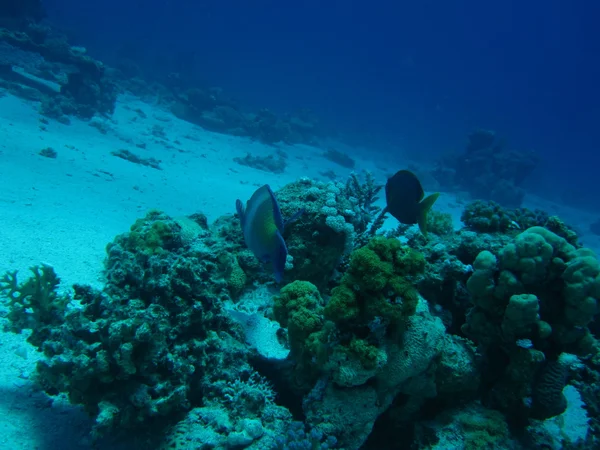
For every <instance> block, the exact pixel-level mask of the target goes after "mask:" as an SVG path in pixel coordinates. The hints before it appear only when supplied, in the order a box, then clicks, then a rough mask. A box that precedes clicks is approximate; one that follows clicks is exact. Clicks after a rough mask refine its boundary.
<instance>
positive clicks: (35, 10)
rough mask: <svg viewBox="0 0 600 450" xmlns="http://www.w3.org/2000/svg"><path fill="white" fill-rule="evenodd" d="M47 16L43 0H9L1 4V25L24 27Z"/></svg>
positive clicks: (15, 27)
mask: <svg viewBox="0 0 600 450" xmlns="http://www.w3.org/2000/svg"><path fill="white" fill-rule="evenodd" d="M45 16H46V11H45V10H44V7H43V5H42V1H41V0H7V1H4V2H2V3H1V4H0V27H6V28H13V29H23V28H26V27H27V26H29V25H31V24H32V23H37V22H39V21H40V20H42V19H43V18H44V17H45Z"/></svg>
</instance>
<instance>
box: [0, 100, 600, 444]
mask: <svg viewBox="0 0 600 450" xmlns="http://www.w3.org/2000/svg"><path fill="white" fill-rule="evenodd" d="M136 109H140V110H143V111H144V113H145V114H146V116H147V118H142V117H141V116H140V115H139V114H138V113H137V112H136V111H135V110H136ZM39 120H40V115H39V114H38V112H37V104H35V103H31V102H25V101H23V100H20V99H18V98H15V97H12V96H10V95H6V96H4V97H0V135H1V136H2V139H1V141H0V180H1V190H0V273H3V272H4V271H5V270H9V269H10V270H14V269H19V270H20V272H21V274H22V276H23V277H24V276H27V268H28V267H30V266H32V265H34V264H38V263H40V262H45V263H47V264H50V265H52V266H54V268H55V269H56V271H57V273H58V274H59V276H60V277H61V278H62V280H63V286H66V287H68V286H70V285H71V284H72V283H74V282H78V283H90V284H94V285H97V286H98V285H100V283H101V271H102V263H103V258H104V248H105V246H106V244H107V243H108V242H110V241H111V240H112V239H113V238H114V236H115V235H117V234H119V233H122V232H125V231H127V230H128V228H129V226H130V225H131V224H132V223H133V222H134V221H135V219H136V218H138V217H141V216H143V215H144V214H145V212H146V211H147V210H148V209H151V208H157V209H161V210H163V211H165V212H166V213H168V214H170V215H175V216H176V215H183V214H191V213H195V212H203V213H204V214H206V215H207V216H208V218H209V220H210V221H212V220H214V219H216V218H217V217H219V216H220V215H223V214H230V213H232V212H233V210H234V204H235V199H236V198H241V199H243V200H245V199H247V198H248V197H249V196H250V195H251V194H252V192H253V191H254V190H255V189H256V187H257V186H260V185H262V184H264V183H269V184H270V185H271V186H272V187H273V188H274V189H275V190H276V189H278V188H280V187H282V186H283V185H285V184H286V183H288V182H291V181H294V180H295V179H297V178H298V177H301V176H308V177H312V178H321V179H323V177H320V176H319V172H321V171H326V170H329V169H330V170H333V171H334V172H335V173H337V174H338V176H340V177H341V179H345V177H346V176H347V175H348V173H349V170H347V169H342V168H341V167H339V166H337V165H335V164H333V163H331V162H329V161H327V160H326V159H324V158H322V157H321V156H320V153H321V150H320V149H317V148H313V147H308V146H301V145H298V146H293V147H286V146H280V147H279V148H281V149H282V150H284V151H285V152H286V153H288V155H289V158H288V167H287V169H286V171H285V173H284V174H281V175H275V174H272V173H267V172H263V171H259V170H255V169H252V168H249V167H244V166H240V165H238V164H236V163H235V162H233V161H232V158H233V157H235V156H239V157H243V156H244V155H245V154H246V153H247V152H250V153H252V154H254V155H268V154H272V153H274V152H275V150H276V148H275V147H270V146H265V145H262V144H260V143H256V142H252V141H250V140H249V139H246V138H238V137H232V136H225V135H219V134H215V133H210V132H206V131H204V130H202V129H200V128H198V127H195V126H193V125H191V124H189V123H186V122H183V121H180V120H178V119H176V118H174V117H173V116H172V115H171V114H170V113H169V112H166V111H162V110H160V109H158V108H156V107H153V106H151V105H147V104H144V103H142V102H140V101H139V100H137V99H136V98H133V97H129V96H123V97H121V98H120V99H119V103H118V106H117V110H116V112H115V114H114V116H113V118H112V119H110V120H106V119H103V120H100V121H95V122H100V123H102V124H103V125H104V126H106V127H107V128H108V131H107V133H106V134H103V133H101V132H100V131H99V130H98V129H97V128H95V127H92V126H90V124H89V123H86V122H82V121H78V120H75V119H74V120H73V121H72V124H71V125H63V124H60V123H58V122H55V121H50V123H49V124H47V125H44V124H42V123H40V121H39ZM41 126H44V127H46V130H42V129H41ZM154 126H161V127H164V131H165V134H166V139H165V140H161V139H159V138H157V137H155V136H154V135H153V134H152V128H153V127H154ZM190 137H192V139H190ZM136 144H145V145H146V148H145V149H142V148H138V147H136ZM171 146H172V147H173V148H169V147H171ZM46 147H52V148H53V149H54V150H56V151H57V152H58V157H57V158H56V159H49V158H46V157H43V156H40V155H39V151H40V150H41V149H43V148H46ZM119 149H127V150H130V151H131V152H133V153H135V154H137V155H139V156H142V157H144V158H149V157H153V158H156V159H159V160H161V161H162V163H161V166H162V169H163V170H156V169H153V168H149V167H143V166H140V165H136V164H133V163H131V162H129V161H125V160H122V159H120V158H117V157H115V156H113V155H111V151H116V150H119ZM356 159H357V161H358V164H357V167H359V168H361V169H367V170H370V171H372V172H373V173H374V174H375V176H376V177H377V179H378V180H379V181H381V182H383V181H384V180H385V176H386V173H385V172H384V170H383V169H382V167H383V168H387V169H388V170H387V172H388V173H389V172H393V170H394V169H393V168H392V167H390V166H394V165H395V164H396V163H393V162H391V161H384V160H379V161H365V160H361V158H360V157H357V158H356ZM527 206H530V207H541V208H543V209H546V210H548V211H549V212H551V213H556V214H559V215H560V216H561V217H563V218H564V219H565V220H566V221H567V222H569V223H572V224H578V225H581V231H585V230H587V228H588V225H589V223H590V222H591V221H593V220H594V219H595V217H594V216H593V215H592V214H586V213H582V212H580V211H577V210H572V209H566V208H562V209H561V208H559V207H558V206H557V205H551V204H549V203H548V202H542V201H541V200H539V199H537V200H536V199H528V205H527ZM437 208H438V209H442V210H446V211H448V212H451V213H452V214H453V216H454V217H455V218H456V221H457V225H458V218H459V217H460V213H461V208H462V205H461V204H460V203H459V202H457V201H456V199H455V198H454V197H453V196H450V195H444V196H442V197H441V198H440V200H439V201H438V203H437ZM392 225H393V224H392ZM584 239H585V241H586V244H587V245H589V246H592V247H594V248H600V239H599V238H598V237H590V236H587V235H586V236H585V237H584ZM35 359H36V355H35V352H34V351H33V350H32V348H31V347H29V346H28V344H26V343H25V342H24V336H17V335H13V334H10V333H3V332H2V333H0V361H1V363H2V364H0V448H7V449H8V448H10V449H15V450H18V449H36V448H40V449H54V448H60V449H80V448H89V446H88V444H86V443H85V439H84V441H82V438H84V436H85V435H86V433H87V430H88V425H87V424H88V422H87V420H86V419H85V416H84V415H83V414H81V413H79V412H78V410H77V409H76V408H72V407H68V406H66V405H63V406H57V405H55V406H53V407H50V406H49V403H48V402H47V400H45V397H44V396H43V395H42V394H35V393H33V391H32V389H31V383H30V382H29V381H28V378H29V373H31V372H32V371H33V370H34V363H35ZM111 448H116V447H113V446H111Z"/></svg>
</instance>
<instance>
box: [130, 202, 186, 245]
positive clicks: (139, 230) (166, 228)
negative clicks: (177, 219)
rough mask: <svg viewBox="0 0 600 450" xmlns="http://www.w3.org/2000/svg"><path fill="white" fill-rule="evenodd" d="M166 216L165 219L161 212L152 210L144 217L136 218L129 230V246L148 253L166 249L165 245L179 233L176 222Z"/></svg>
mask: <svg viewBox="0 0 600 450" xmlns="http://www.w3.org/2000/svg"><path fill="white" fill-rule="evenodd" d="M164 217H165V219H164V220H163V216H162V214H161V213H160V212H158V211H151V212H149V213H148V214H147V215H146V217H144V218H143V219H138V220H136V221H135V223H134V224H133V225H132V226H131V229H130V232H129V237H128V246H129V248H130V249H132V250H136V251H141V252H143V253H147V254H155V253H161V252H162V251H164V247H165V246H166V245H167V244H169V243H170V242H172V241H173V240H174V239H175V236H176V235H177V230H175V229H174V222H173V223H170V222H169V221H168V220H167V218H166V216H164Z"/></svg>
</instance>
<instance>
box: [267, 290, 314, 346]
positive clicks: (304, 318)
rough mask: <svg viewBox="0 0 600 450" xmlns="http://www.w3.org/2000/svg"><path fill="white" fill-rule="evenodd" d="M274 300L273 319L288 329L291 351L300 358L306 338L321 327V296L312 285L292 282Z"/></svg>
mask: <svg viewBox="0 0 600 450" xmlns="http://www.w3.org/2000/svg"><path fill="white" fill-rule="evenodd" d="M274 300H275V302H274V305H273V314H274V315H275V319H276V320H277V321H278V322H279V323H280V324H281V326H283V327H287V328H288V332H289V337H290V347H291V350H292V352H294V353H296V356H301V354H302V353H303V352H304V348H305V345H306V342H305V341H306V339H307V338H308V336H309V335H310V334H311V333H313V332H315V331H318V330H320V329H321V327H322V326H323V319H322V316H321V311H322V303H323V300H322V299H321V295H320V294H319V291H318V289H317V288H316V286H315V285H314V284H312V283H309V282H308V281H294V282H292V283H290V284H288V285H286V286H284V287H283V288H282V289H281V292H280V295H278V296H277V297H275V299H274Z"/></svg>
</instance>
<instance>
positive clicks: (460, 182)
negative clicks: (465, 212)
mask: <svg viewBox="0 0 600 450" xmlns="http://www.w3.org/2000/svg"><path fill="white" fill-rule="evenodd" d="M537 164H538V157H537V155H536V154H535V153H533V152H519V151H514V150H507V149H506V148H505V143H504V141H502V140H501V139H498V138H497V137H496V134H495V133H494V132H493V131H488V130H477V131H474V132H473V133H471V134H470V135H469V140H468V143H467V146H466V149H465V151H464V152H463V153H461V154H459V155H451V156H448V157H446V158H444V159H443V160H442V161H440V163H439V165H438V167H437V168H436V170H434V173H433V174H434V176H435V178H436V179H437V180H438V181H439V182H440V183H441V184H442V185H445V186H447V187H451V188H454V187H458V188H460V189H463V190H466V191H467V192H469V193H470V194H471V195H472V196H473V197H474V198H479V199H484V200H492V201H495V202H498V203H499V204H501V205H503V206H507V207H513V208H514V207H519V206H520V205H521V202H522V201H523V197H524V196H525V190H524V189H523V183H524V182H525V181H526V180H527V178H528V177H529V175H530V174H531V173H532V172H533V170H534V169H535V167H536V166H537Z"/></svg>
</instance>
